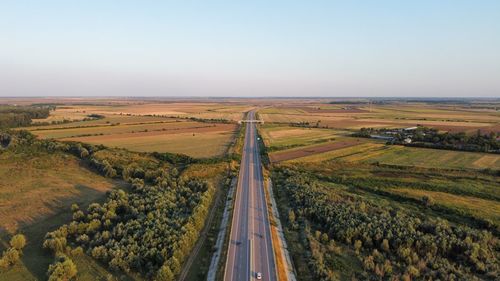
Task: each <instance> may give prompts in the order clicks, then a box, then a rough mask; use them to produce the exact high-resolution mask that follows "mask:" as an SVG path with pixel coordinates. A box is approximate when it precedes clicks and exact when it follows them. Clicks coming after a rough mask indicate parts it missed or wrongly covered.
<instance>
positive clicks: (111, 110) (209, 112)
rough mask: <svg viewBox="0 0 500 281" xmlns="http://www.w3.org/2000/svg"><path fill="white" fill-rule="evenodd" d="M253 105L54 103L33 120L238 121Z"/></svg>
mask: <svg viewBox="0 0 500 281" xmlns="http://www.w3.org/2000/svg"><path fill="white" fill-rule="evenodd" d="M251 108H253V107H252V106H247V105H241V104H232V103H202V102H192V103H189V102H135V103H130V102H124V101H120V102H118V103H113V104H106V103H97V104H88V105H86V104H78V105H71V104H69V105H62V106H57V107H56V110H55V111H52V112H51V115H50V116H49V117H48V118H46V119H36V120H35V122H51V121H62V120H81V119H83V118H85V117H87V115H89V114H101V115H106V116H108V115H125V116H126V115H134V116H145V115H157V116H169V117H181V118H201V119H225V120H232V121H238V120H240V119H241V118H242V117H243V114H244V112H247V111H248V110H250V109H251Z"/></svg>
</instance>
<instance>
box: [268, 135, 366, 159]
mask: <svg viewBox="0 0 500 281" xmlns="http://www.w3.org/2000/svg"><path fill="white" fill-rule="evenodd" d="M362 142H363V141H361V140H359V139H345V140H341V141H340V140H339V141H334V142H328V143H326V144H320V145H312V146H305V147H300V148H294V149H289V150H284V151H279V152H275V153H271V154H270V156H269V158H270V160H271V162H273V163H277V162H282V161H287V160H292V159H296V158H302V157H306V156H310V155H314V154H320V153H324V152H329V151H332V150H337V149H341V148H346V147H351V146H356V145H359V144H361V143H362Z"/></svg>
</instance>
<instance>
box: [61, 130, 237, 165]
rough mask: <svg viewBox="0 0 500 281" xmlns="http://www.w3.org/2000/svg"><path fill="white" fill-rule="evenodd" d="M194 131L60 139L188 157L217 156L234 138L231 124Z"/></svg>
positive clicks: (224, 151) (224, 150)
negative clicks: (180, 154) (178, 154)
mask: <svg viewBox="0 0 500 281" xmlns="http://www.w3.org/2000/svg"><path fill="white" fill-rule="evenodd" d="M202 130H203V129H197V128H194V129H192V130H191V131H190V132H185V131H184V132H179V131H174V133H168V132H167V133H165V132H163V131H160V132H147V133H122V134H113V135H103V136H91V137H76V138H67V139H63V140H72V141H80V142H85V143H91V144H104V145H106V146H110V147H120V148H126V149H129V150H131V151H139V152H153V151H156V152H171V153H182V154H186V155H189V156H192V157H199V158H206V157H213V156H221V155H223V154H224V153H226V151H227V149H228V146H229V145H230V143H231V141H232V140H233V138H234V136H235V130H236V126H235V125H220V124H219V125H217V126H216V127H208V128H207V129H206V130H203V131H202Z"/></svg>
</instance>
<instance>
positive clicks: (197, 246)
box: [177, 190, 222, 281]
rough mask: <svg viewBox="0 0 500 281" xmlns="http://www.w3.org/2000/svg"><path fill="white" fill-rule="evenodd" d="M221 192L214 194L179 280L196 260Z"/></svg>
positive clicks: (182, 279)
mask: <svg viewBox="0 0 500 281" xmlns="http://www.w3.org/2000/svg"><path fill="white" fill-rule="evenodd" d="M221 194H222V192H221V190H218V191H217V195H216V197H215V200H214V203H213V206H212V208H211V209H210V213H209V214H208V217H207V221H206V222H205V226H204V227H203V230H202V231H201V232H200V236H199V238H198V241H197V242H196V244H195V246H194V248H193V250H192V251H191V253H190V254H189V257H188V259H187V260H186V262H185V263H184V266H183V268H182V271H181V273H180V274H179V278H178V279H177V280H179V281H184V280H186V277H187V276H188V274H189V271H190V269H191V266H192V265H193V263H194V261H195V260H196V257H197V256H198V253H199V252H200V249H201V247H203V244H204V243H205V241H206V240H207V234H208V231H209V230H210V227H211V226H212V221H213V219H214V217H215V213H216V210H217V208H218V206H219V201H220V198H221Z"/></svg>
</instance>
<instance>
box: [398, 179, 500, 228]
mask: <svg viewBox="0 0 500 281" xmlns="http://www.w3.org/2000/svg"><path fill="white" fill-rule="evenodd" d="M390 192H392V193H395V194H399V195H403V196H407V197H411V198H415V199H421V198H422V197H423V196H429V197H431V198H432V200H433V201H434V202H435V204H439V205H443V206H445V207H447V208H451V209H457V210H460V211H464V212H466V213H468V214H470V215H473V216H475V217H478V218H484V219H489V220H491V221H493V222H494V223H495V224H496V225H499V224H500V203H499V202H497V201H492V200H485V199H480V198H476V197H471V196H464V195H454V194H450V193H446V192H437V191H427V190H420V189H410V188H397V189H391V190H390Z"/></svg>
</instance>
